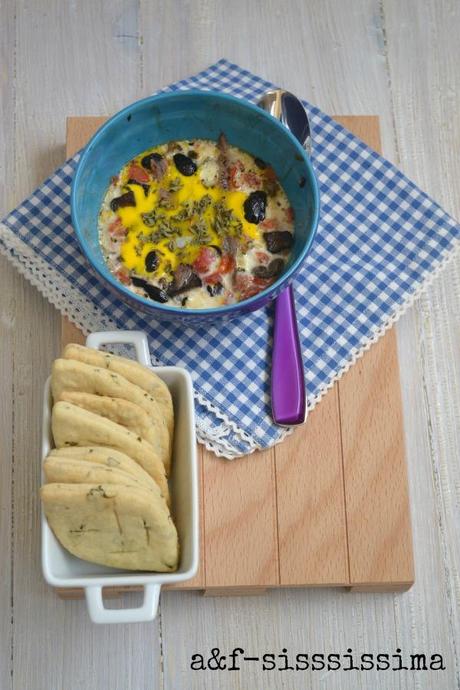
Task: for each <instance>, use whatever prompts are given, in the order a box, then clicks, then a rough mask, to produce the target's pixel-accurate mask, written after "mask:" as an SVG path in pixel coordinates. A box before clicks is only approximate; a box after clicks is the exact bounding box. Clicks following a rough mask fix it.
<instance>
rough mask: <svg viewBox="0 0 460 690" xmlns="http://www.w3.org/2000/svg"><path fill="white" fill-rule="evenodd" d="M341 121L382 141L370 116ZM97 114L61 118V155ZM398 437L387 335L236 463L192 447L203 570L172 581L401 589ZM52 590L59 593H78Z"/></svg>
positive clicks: (71, 330)
mask: <svg viewBox="0 0 460 690" xmlns="http://www.w3.org/2000/svg"><path fill="white" fill-rule="evenodd" d="M338 119H339V120H340V121H341V123H342V124H344V125H345V126H348V127H349V128H350V129H352V130H353V131H354V132H355V133H356V134H358V135H359V136H361V137H362V138H363V139H364V140H365V141H366V142H367V143H368V144H369V145H370V146H373V147H374V148H375V149H379V147H380V137H379V124H378V118H377V117H375V116H374V117H369V116H368V117H357V116H348V117H347V116H342V117H341V118H338ZM102 122H103V119H102V118H96V117H88V118H83V117H69V118H68V122H67V130H66V131H67V146H66V155H67V156H71V155H73V154H74V153H75V152H76V151H78V150H79V149H80V148H81V147H82V146H84V144H85V143H86V141H87V140H88V138H89V137H90V136H91V135H92V134H93V133H94V131H95V130H96V129H97V127H98V126H100V125H101V124H102ZM71 341H73V342H84V339H83V335H82V334H81V333H80V332H79V331H78V330H77V329H76V328H75V327H74V326H72V325H71V324H70V323H69V322H68V320H67V319H65V318H63V319H62V346H64V345H66V344H67V343H68V342H71ZM403 436H404V432H403V423H402V410H401V395H400V384H399V371H398V361H397V349H396V338H395V334H394V333H393V332H390V333H388V334H387V335H385V336H384V338H382V340H381V341H380V342H379V343H378V344H377V345H375V346H374V348H372V350H371V351H369V352H366V353H365V355H364V356H363V357H362V358H361V359H360V360H359V362H358V364H357V365H356V366H355V367H353V368H352V369H351V370H350V371H349V372H347V374H345V376H344V377H343V378H342V379H341V380H340V381H339V382H338V384H337V385H336V386H334V388H333V389H332V390H331V391H330V392H329V393H328V394H327V395H326V398H325V399H324V400H323V402H322V403H321V404H320V405H319V406H318V407H317V408H316V409H315V410H313V412H312V413H311V415H310V417H309V419H308V420H307V423H306V424H305V426H304V427H302V428H299V429H297V430H296V431H295V433H294V434H293V435H292V436H291V437H289V438H287V439H286V440H285V441H284V442H283V443H282V444H281V445H279V446H276V447H275V448H272V449H270V450H267V451H264V452H257V453H255V454H253V455H250V456H247V457H245V458H242V459H239V460H237V461H234V462H228V461H225V460H220V459H217V458H216V457H215V456H214V455H213V454H212V453H210V452H208V451H207V450H206V449H201V453H200V455H199V458H200V460H201V462H202V464H201V480H202V481H201V518H202V520H201V560H200V571H199V573H198V575H197V576H196V577H195V578H194V580H193V582H191V583H186V582H185V583H182V584H181V588H182V589H189V588H196V589H201V588H204V589H205V590H206V593H207V594H208V595H209V594H212V592H213V591H215V592H216V594H219V595H220V596H221V595H223V594H224V593H228V594H231V593H232V592H234V593H237V594H241V593H242V592H243V590H246V591H247V592H250V591H251V588H253V587H255V588H257V592H258V593H260V591H261V588H267V587H279V586H282V587H284V586H299V587H307V586H326V585H335V586H352V587H360V588H363V587H365V588H369V587H372V588H376V589H378V590H380V591H384V590H392V589H393V590H394V589H400V588H407V587H409V586H410V585H411V584H412V583H413V579H414V574H413V557H412V539H411V533H410V515H409V500H408V488H407V472H406V465H405V456H404V438H403ZM170 589H176V587H175V586H171V587H170ZM58 591H59V595H60V596H61V597H62V598H68V597H70V598H75V597H76V596H77V595H78V592H77V591H76V590H68V589H67V590H66V589H60V590H58ZM115 591H116V590H115V589H114V590H112V594H114V593H115ZM81 596H83V593H82V592H81Z"/></svg>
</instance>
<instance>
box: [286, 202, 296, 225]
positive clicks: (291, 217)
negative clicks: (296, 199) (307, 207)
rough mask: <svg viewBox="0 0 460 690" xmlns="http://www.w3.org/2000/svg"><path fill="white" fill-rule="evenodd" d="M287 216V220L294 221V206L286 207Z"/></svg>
mask: <svg viewBox="0 0 460 690" xmlns="http://www.w3.org/2000/svg"><path fill="white" fill-rule="evenodd" d="M285 216H286V220H287V222H288V223H292V221H293V220H294V209H293V208H292V206H289V207H288V208H287V209H286V211H285Z"/></svg>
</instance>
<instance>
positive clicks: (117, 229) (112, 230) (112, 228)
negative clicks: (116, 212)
mask: <svg viewBox="0 0 460 690" xmlns="http://www.w3.org/2000/svg"><path fill="white" fill-rule="evenodd" d="M108 231H109V235H110V236H111V237H118V238H121V237H124V236H125V235H126V228H125V226H124V225H123V223H122V222H121V218H116V219H115V220H114V221H113V223H110V225H109V227H108Z"/></svg>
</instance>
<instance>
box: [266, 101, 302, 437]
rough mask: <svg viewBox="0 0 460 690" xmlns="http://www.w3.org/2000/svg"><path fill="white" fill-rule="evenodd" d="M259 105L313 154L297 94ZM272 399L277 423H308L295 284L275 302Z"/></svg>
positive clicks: (285, 424)
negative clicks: (306, 421)
mask: <svg viewBox="0 0 460 690" xmlns="http://www.w3.org/2000/svg"><path fill="white" fill-rule="evenodd" d="M257 105H258V106H259V107H260V108H262V109H263V110H266V111H267V112H268V113H270V115H272V116H273V117H276V118H277V119H278V120H280V122H281V123H282V124H283V125H284V126H285V127H286V128H287V129H288V130H289V131H290V132H291V133H292V134H293V135H294V136H295V137H296V139H297V140H298V141H299V142H300V143H301V145H302V146H303V147H304V149H305V150H306V152H307V153H308V155H310V154H311V150H312V140H311V130H310V122H309V120H308V115H307V113H306V111H305V108H304V107H303V105H302V103H301V101H299V99H298V98H297V97H296V96H294V94H292V93H290V92H289V91H284V90H283V89H274V90H273V91H267V93H266V94H264V95H263V96H262V98H261V99H260V100H259V101H258V102H257ZM271 399H272V416H273V421H274V422H275V424H278V425H279V426H298V425H300V424H303V423H304V422H305V420H306V418H307V401H306V395H305V375H304V368H303V362H302V351H301V347H300V339H299V330H298V327H297V318H296V313H295V301H294V291H293V289H292V285H289V286H288V287H287V288H285V289H284V290H283V291H282V292H281V293H280V294H279V295H278V297H277V298H276V300H275V325H274V332H273V353H272V375H271Z"/></svg>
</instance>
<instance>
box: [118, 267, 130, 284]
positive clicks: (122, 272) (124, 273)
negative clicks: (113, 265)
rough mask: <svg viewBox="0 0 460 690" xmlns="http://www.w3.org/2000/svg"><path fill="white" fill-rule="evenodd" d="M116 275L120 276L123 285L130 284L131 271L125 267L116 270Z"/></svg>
mask: <svg viewBox="0 0 460 690" xmlns="http://www.w3.org/2000/svg"><path fill="white" fill-rule="evenodd" d="M115 277H116V278H118V280H119V281H120V283H123V285H129V283H130V282H131V279H130V277H129V273H128V272H127V271H126V270H125V269H124V268H119V269H118V271H115Z"/></svg>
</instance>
